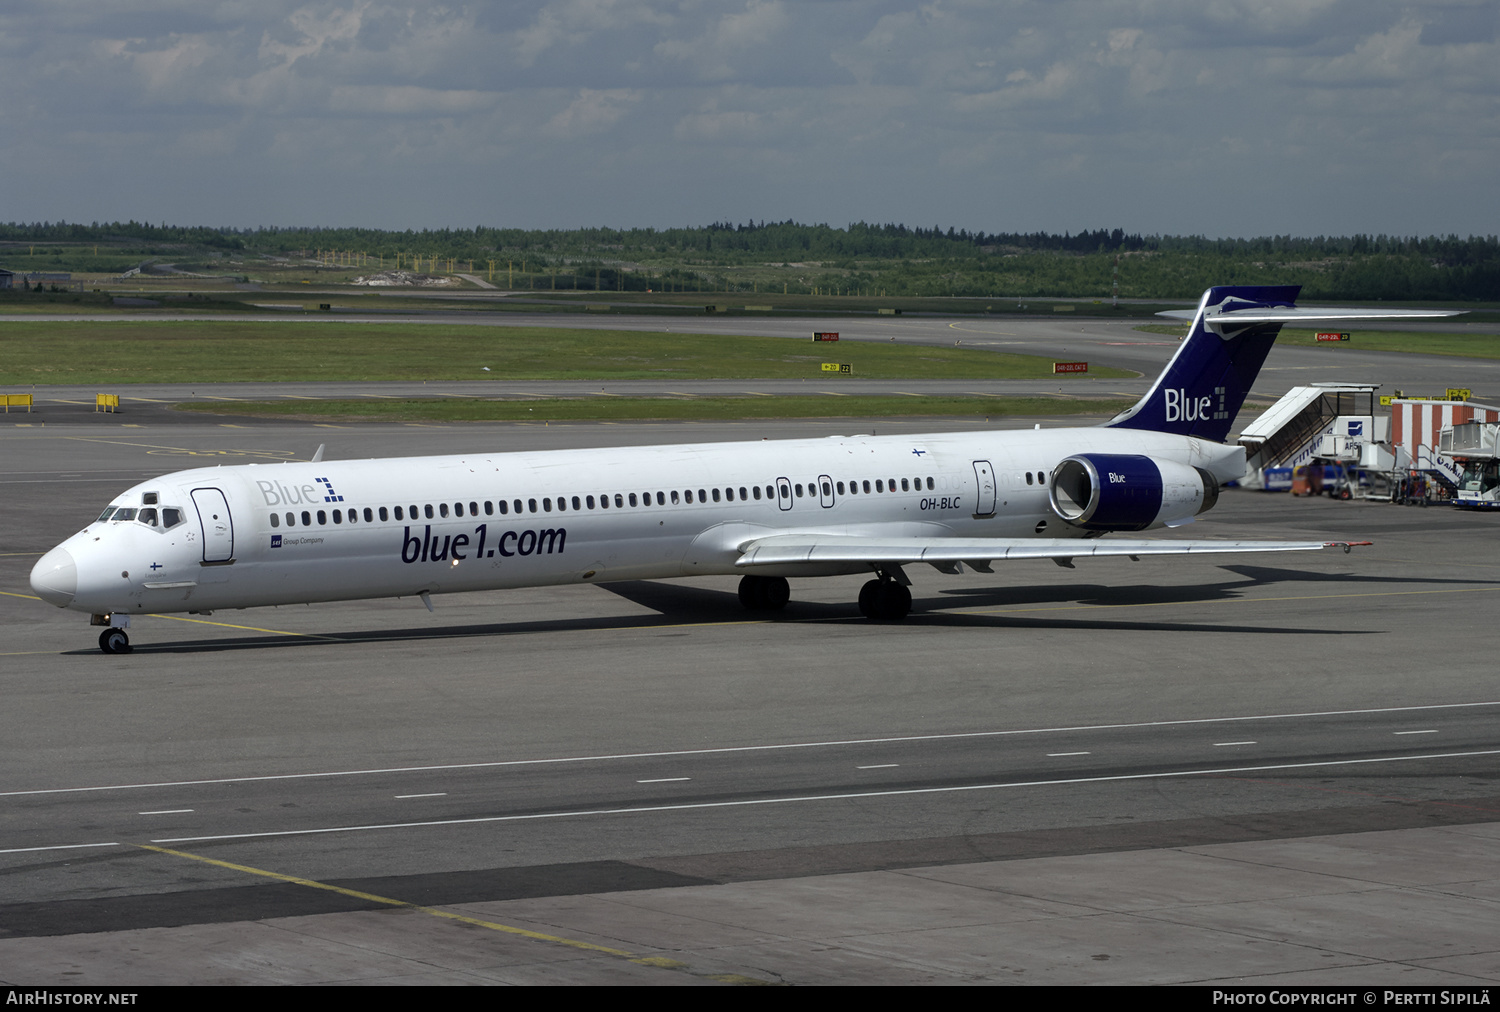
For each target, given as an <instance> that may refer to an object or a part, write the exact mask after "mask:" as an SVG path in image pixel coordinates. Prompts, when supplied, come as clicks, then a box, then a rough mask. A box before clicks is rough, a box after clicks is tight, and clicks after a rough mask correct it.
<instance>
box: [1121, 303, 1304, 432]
mask: <svg viewBox="0 0 1500 1012" xmlns="http://www.w3.org/2000/svg"><path fill="white" fill-rule="evenodd" d="M1301 290H1302V287H1301V286H1300V285H1243V286H1229V285H1226V286H1221V287H1218V288H1210V289H1209V290H1208V291H1207V292H1204V293H1203V300H1202V301H1201V302H1200V303H1199V304H1198V311H1197V313H1196V314H1195V315H1194V318H1193V325H1192V327H1191V328H1190V329H1189V330H1188V336H1187V338H1186V339H1185V340H1184V341H1183V342H1182V347H1180V348H1178V349H1177V354H1176V355H1174V356H1173V357H1172V361H1171V362H1169V363H1167V368H1166V369H1165V370H1163V371H1162V374H1161V375H1160V376H1158V377H1157V379H1156V384H1155V385H1154V386H1152V388H1151V392H1150V393H1148V394H1146V396H1145V397H1142V398H1141V399H1140V401H1138V402H1137V403H1136V404H1135V405H1134V406H1133V407H1131V408H1130V409H1129V410H1128V411H1125V412H1123V413H1122V414H1120V415H1119V416H1117V417H1116V418H1114V419H1112V420H1111V421H1110V422H1108V423H1107V424H1108V425H1109V426H1111V427H1113V428H1117V429H1147V430H1150V431H1152V432H1172V433H1176V434H1177V435H1181V436H1197V437H1199V438H1201V439H1211V440H1213V441H1214V442H1216V443H1221V442H1223V441H1224V438H1225V437H1226V436H1228V435H1229V427H1230V426H1231V425H1232V424H1234V416H1235V415H1237V414H1238V413H1239V410H1240V407H1241V405H1243V404H1244V403H1245V395H1246V394H1248V393H1249V392H1250V385H1251V384H1252V383H1254V382H1255V377H1256V375H1257V374H1258V373H1259V372H1260V367H1261V366H1262V365H1264V364H1265V361H1266V355H1267V354H1269V353H1270V351H1271V345H1272V344H1273V343H1275V341H1276V335H1277V334H1278V333H1280V332H1281V324H1280V323H1255V322H1246V323H1244V324H1237V323H1236V322H1235V313H1242V312H1245V311H1247V310H1251V311H1253V310H1266V309H1287V308H1290V307H1291V306H1292V305H1293V303H1295V301H1296V299H1297V293H1298V292H1300V291H1301ZM1247 315H1248V314H1247Z"/></svg>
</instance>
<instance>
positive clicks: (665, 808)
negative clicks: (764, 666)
mask: <svg viewBox="0 0 1500 1012" xmlns="http://www.w3.org/2000/svg"><path fill="white" fill-rule="evenodd" d="M1491 755H1500V749H1488V750H1485V751H1481V752H1443V753H1434V754H1432V755H1413V756H1386V757H1384V758H1380V759H1330V760H1327V761H1325V762H1312V763H1276V764H1271V765H1265V766H1225V767H1221V768H1219V769H1203V770H1181V771H1178V772H1175V773H1122V774H1119V775H1116V776H1106V777H1072V778H1066V779H1057V780H1019V781H1013V782H1010V783H997V784H967V785H964V786H960V787H914V788H908V789H903V790H889V791H849V792H845V793H841V794H807V795H801V796H797V795H793V796H790V797H782V798H755V799H751V800H748V801H699V802H691V803H684V804H676V805H638V806H632V807H625V808H592V809H577V810H574V811H567V812H536V813H532V814H529V815H490V816H483V817H480V818H473V819H434V820H432V821H429V822H387V823H380V824H376V825H363V826H326V827H322V828H318V829H282V830H275V831H272V832H266V833H224V834H221V835H216V836H176V837H164V838H162V839H154V840H152V841H151V842H152V843H160V844H169V843H205V842H208V841H211V840H260V839H269V838H271V837H279V836H317V835H324V834H328V833H363V832H370V831H372V830H380V829H425V828H431V827H436V826H472V825H477V824H479V823H485V822H533V821H537V820H540V819H578V818H585V817H588V816H598V815H644V814H649V813H652V812H684V811H692V810H695V809H708V808H746V807H749V806H751V805H792V804H799V803H803V802H808V801H857V800H862V799H866V798H891V797H903V796H914V795H919V794H958V793H962V792H967V791H998V790H1007V789H1012V788H1018V787H1061V786H1067V785H1070V784H1102V783H1112V782H1125V781H1130V780H1171V779H1181V778H1184V777H1204V776H1228V775H1231V774H1242V773H1274V772H1279V771H1282V770H1306V769H1328V768H1330V767H1334V766H1368V765H1371V764H1374V763H1399V762H1422V761H1425V760H1428V759H1474V758H1479V757H1481V756H1491ZM80 846H85V845H80ZM93 846H109V845H101V844H94V845H93ZM37 849H42V848H37Z"/></svg>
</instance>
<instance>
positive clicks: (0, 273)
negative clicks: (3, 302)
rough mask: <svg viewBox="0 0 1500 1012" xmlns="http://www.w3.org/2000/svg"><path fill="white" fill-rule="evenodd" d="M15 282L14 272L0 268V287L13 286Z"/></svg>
mask: <svg viewBox="0 0 1500 1012" xmlns="http://www.w3.org/2000/svg"><path fill="white" fill-rule="evenodd" d="M15 284H16V272H15V271H8V270H5V269H4V268H0V289H4V288H14V287H15Z"/></svg>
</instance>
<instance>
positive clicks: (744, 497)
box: [740, 485, 760, 502]
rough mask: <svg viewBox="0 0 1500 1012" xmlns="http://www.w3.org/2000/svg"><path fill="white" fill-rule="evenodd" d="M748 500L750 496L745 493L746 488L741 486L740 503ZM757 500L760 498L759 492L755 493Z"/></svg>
mask: <svg viewBox="0 0 1500 1012" xmlns="http://www.w3.org/2000/svg"><path fill="white" fill-rule="evenodd" d="M748 498H750V496H749V495H747V494H746V492H745V486H743V485H741V486H740V501H742V502H743V501H744V500H746V499H748ZM755 498H757V499H759V498H760V492H759V491H757V492H756V493H755Z"/></svg>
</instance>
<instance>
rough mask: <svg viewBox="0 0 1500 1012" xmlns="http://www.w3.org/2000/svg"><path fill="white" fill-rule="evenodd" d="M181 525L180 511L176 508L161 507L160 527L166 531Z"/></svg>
mask: <svg viewBox="0 0 1500 1012" xmlns="http://www.w3.org/2000/svg"><path fill="white" fill-rule="evenodd" d="M180 523H182V510H180V509H178V508H177V507H176V506H163V507H162V511H161V525H162V526H163V527H165V528H167V529H169V530H170V529H171V528H173V527H176V526H177V525H178V524H180Z"/></svg>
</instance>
